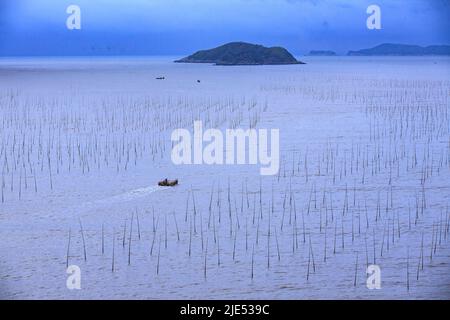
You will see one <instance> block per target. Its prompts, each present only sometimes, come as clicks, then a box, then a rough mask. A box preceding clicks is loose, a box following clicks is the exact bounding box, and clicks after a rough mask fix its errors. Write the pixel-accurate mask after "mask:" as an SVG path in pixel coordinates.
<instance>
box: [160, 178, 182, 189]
mask: <svg viewBox="0 0 450 320" xmlns="http://www.w3.org/2000/svg"><path fill="white" fill-rule="evenodd" d="M176 185H178V179H176V180H167V179H164V180H162V181H159V182H158V186H160V187H174V186H176Z"/></svg>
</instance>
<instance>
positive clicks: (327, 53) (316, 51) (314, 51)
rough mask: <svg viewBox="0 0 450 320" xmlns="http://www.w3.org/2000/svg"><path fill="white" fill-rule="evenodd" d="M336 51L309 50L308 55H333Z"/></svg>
mask: <svg viewBox="0 0 450 320" xmlns="http://www.w3.org/2000/svg"><path fill="white" fill-rule="evenodd" d="M335 55H336V52H334V51H331V50H311V51H310V52H309V53H308V56H335Z"/></svg>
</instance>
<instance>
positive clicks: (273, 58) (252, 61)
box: [175, 42, 304, 66]
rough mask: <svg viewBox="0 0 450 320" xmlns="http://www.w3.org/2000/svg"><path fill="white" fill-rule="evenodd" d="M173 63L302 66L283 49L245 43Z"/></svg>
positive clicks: (222, 47) (212, 50) (221, 47)
mask: <svg viewBox="0 0 450 320" xmlns="http://www.w3.org/2000/svg"><path fill="white" fill-rule="evenodd" d="M175 62H178V63H213V64H215V65H218V66H238V65H288V64H304V62H301V61H298V60H297V59H295V58H294V56H293V55H292V54H290V53H289V51H287V50H286V49H285V48H282V47H271V48H267V47H264V46H262V45H257V44H251V43H246V42H231V43H227V44H224V45H222V46H220V47H217V48H214V49H210V50H201V51H197V52H196V53H194V54H192V55H190V56H188V57H185V58H183V59H180V60H176V61H175Z"/></svg>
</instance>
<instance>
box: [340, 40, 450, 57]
mask: <svg viewBox="0 0 450 320" xmlns="http://www.w3.org/2000/svg"><path fill="white" fill-rule="evenodd" d="M347 55H349V56H448V55H450V46H448V45H433V46H427V47H421V46H417V45H408V44H395V43H383V44H380V45H378V46H376V47H373V48H370V49H362V50H358V51H349V52H348V54H347Z"/></svg>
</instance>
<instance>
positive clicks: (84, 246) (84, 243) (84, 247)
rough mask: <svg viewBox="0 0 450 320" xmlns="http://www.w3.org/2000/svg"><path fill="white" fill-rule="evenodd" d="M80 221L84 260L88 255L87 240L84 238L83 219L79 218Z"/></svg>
mask: <svg viewBox="0 0 450 320" xmlns="http://www.w3.org/2000/svg"><path fill="white" fill-rule="evenodd" d="M78 221H79V223H80V232H81V239H82V240H83V253H84V261H87V255H86V242H85V240H84V232H83V225H82V224H81V219H79V220H78Z"/></svg>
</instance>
